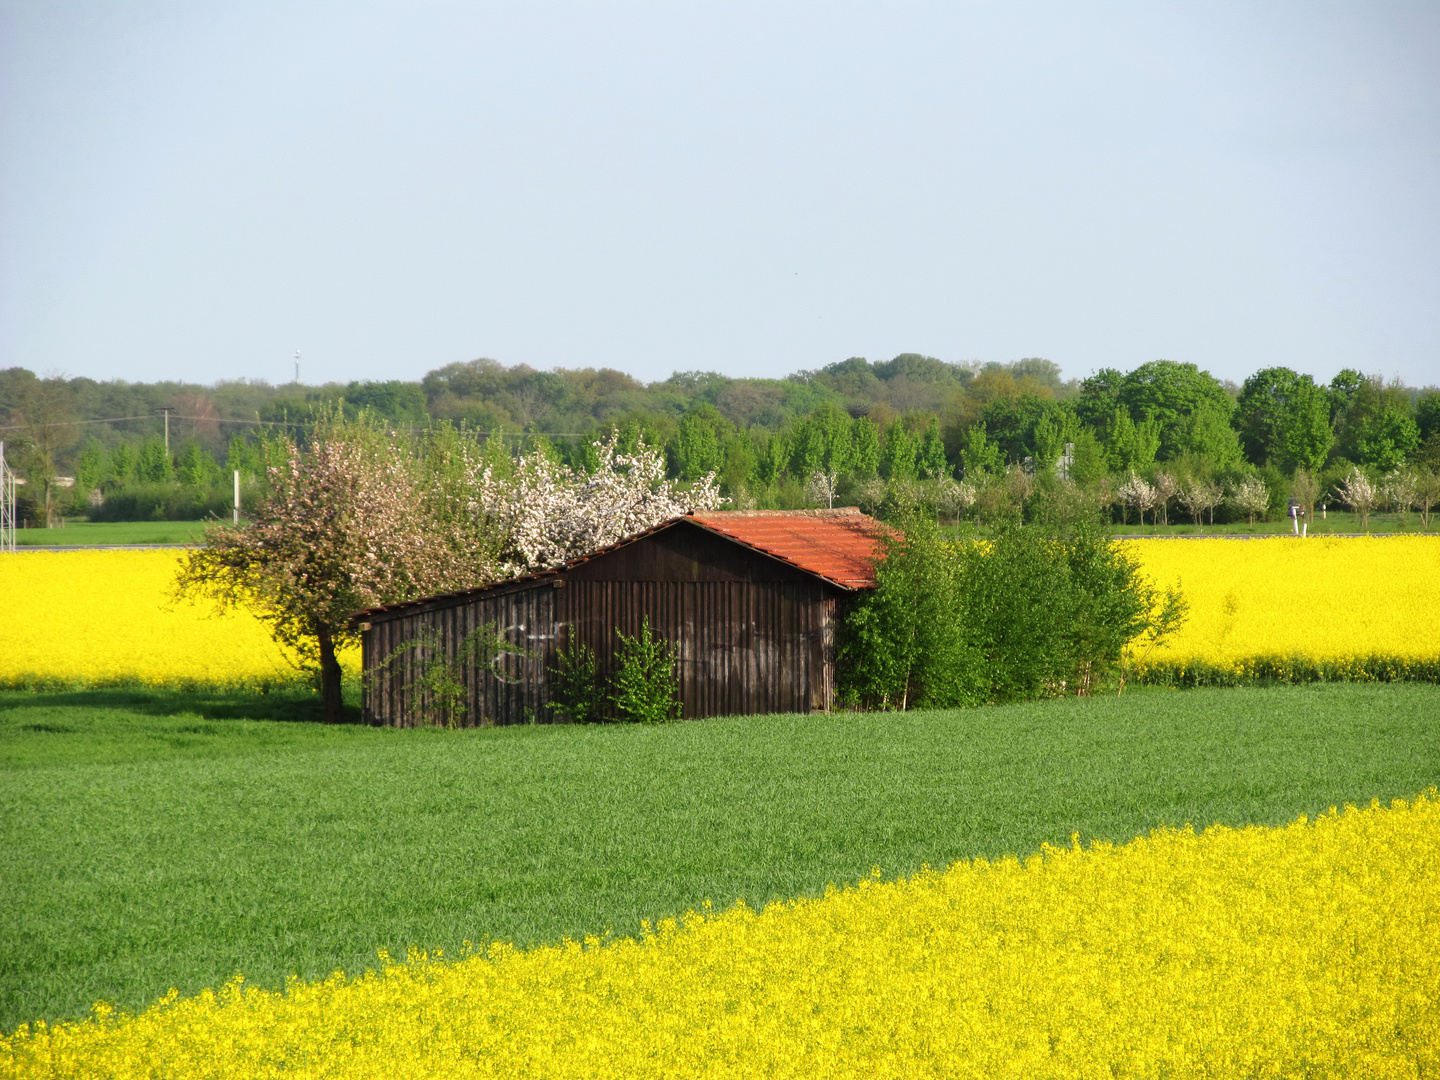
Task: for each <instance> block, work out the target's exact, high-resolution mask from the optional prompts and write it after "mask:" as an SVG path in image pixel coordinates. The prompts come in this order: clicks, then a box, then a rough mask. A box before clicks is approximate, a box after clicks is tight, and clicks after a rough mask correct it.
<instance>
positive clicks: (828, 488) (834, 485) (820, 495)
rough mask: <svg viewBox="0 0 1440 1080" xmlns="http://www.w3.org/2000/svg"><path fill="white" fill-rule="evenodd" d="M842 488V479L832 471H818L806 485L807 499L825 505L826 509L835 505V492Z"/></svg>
mask: <svg viewBox="0 0 1440 1080" xmlns="http://www.w3.org/2000/svg"><path fill="white" fill-rule="evenodd" d="M839 486H840V477H839V475H838V474H837V473H836V472H835V471H834V470H833V469H832V470H830V471H829V472H826V471H824V470H822V469H816V470H815V471H814V472H813V473H811V474H810V479H809V480H807V481H806V483H805V497H806V498H807V499H809V500H810V501H811V502H815V503H824V504H825V507H826V509H830V508H832V507H833V506H834V505H835V492H836V490H837V489H838V488H839Z"/></svg>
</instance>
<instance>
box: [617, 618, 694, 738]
mask: <svg viewBox="0 0 1440 1080" xmlns="http://www.w3.org/2000/svg"><path fill="white" fill-rule="evenodd" d="M615 636H616V637H617V638H618V639H619V640H620V649H619V651H618V653H617V654H616V657H615V671H614V672H613V673H612V674H611V676H610V704H611V706H612V707H613V708H614V710H615V716H616V718H617V719H619V720H638V721H641V722H647V723H658V722H659V721H662V720H671V719H673V718H674V717H675V715H676V714H677V713H678V711H679V708H680V684H679V681H678V680H677V679H676V677H675V649H674V646H672V645H671V644H670V643H669V642H668V641H665V640H664V639H657V638H655V637H654V636H653V635H652V634H651V633H650V619H649V617H648V616H647V617H646V618H645V620H644V622H642V623H641V624H640V633H639V634H637V635H635V636H634V637H629V636H627V635H625V634H623V633H621V632H620V631H619V630H618V629H617V630H616V631H615Z"/></svg>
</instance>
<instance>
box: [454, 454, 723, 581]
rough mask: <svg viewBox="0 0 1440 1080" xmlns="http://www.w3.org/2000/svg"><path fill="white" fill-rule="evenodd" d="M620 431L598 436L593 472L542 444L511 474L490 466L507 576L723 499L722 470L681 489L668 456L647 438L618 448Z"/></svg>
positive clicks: (488, 488)
mask: <svg viewBox="0 0 1440 1080" xmlns="http://www.w3.org/2000/svg"><path fill="white" fill-rule="evenodd" d="M618 443H619V435H618V434H616V433H612V434H611V435H610V437H609V438H608V439H606V440H605V441H603V442H597V443H595V444H594V445H595V454H596V467H595V470H594V471H593V472H590V473H586V472H577V471H576V470H574V469H570V468H568V467H567V466H565V465H562V464H560V463H559V462H557V461H556V460H555V459H554V458H553V457H551V456H550V455H549V454H547V453H545V452H544V451H543V450H537V451H534V452H532V453H529V454H526V455H524V456H523V457H521V458H520V459H519V461H517V462H516V463H515V468H514V470H513V471H512V472H511V473H510V475H508V476H502V475H500V474H499V473H498V472H497V471H496V470H495V469H494V467H493V466H491V467H487V468H486V469H485V470H484V472H483V473H482V474H481V475H480V477H479V478H478V482H477V487H478V490H479V511H478V512H479V513H480V514H481V516H483V518H484V519H485V520H486V521H487V522H488V523H490V524H491V526H492V527H493V528H495V529H496V530H497V531H498V534H499V535H500V536H501V537H502V538H503V539H502V540H501V543H500V553H501V554H500V562H499V566H498V567H497V570H498V572H499V573H500V574H501V576H509V575H513V574H521V573H526V572H528V571H532V570H539V569H543V568H545V567H549V566H557V565H559V564H560V563H563V562H564V561H566V560H567V559H572V558H574V557H576V556H578V555H583V554H584V553H585V552H587V551H594V550H596V549H598V548H602V547H605V546H606V545H608V544H613V543H615V541H617V540H620V539H622V538H623V537H626V536H630V535H632V534H634V533H637V532H643V531H644V530H645V529H648V528H650V527H651V526H654V525H658V524H659V523H660V522H662V521H665V520H667V519H669V518H672V517H679V516H681V515H683V514H688V513H691V512H693V511H696V510H713V509H715V508H716V507H718V506H719V505H720V503H721V501H722V500H721V498H720V489H719V488H718V487H717V486H716V483H715V474H714V473H709V474H707V475H705V476H703V477H701V478H700V480H698V481H697V482H695V483H694V484H692V485H691V486H690V487H689V488H688V489H682V488H681V487H680V486H679V485H677V484H676V483H675V482H674V481H671V480H667V479H666V478H665V460H664V458H663V457H662V456H661V455H660V453H659V451H657V450H654V449H652V448H650V447H648V446H646V445H645V444H644V443H641V444H640V446H639V447H638V448H637V449H636V451H635V452H634V453H633V454H624V453H621V452H620V450H619V446H618Z"/></svg>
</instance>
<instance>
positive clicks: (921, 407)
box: [0, 353, 1440, 519]
mask: <svg viewBox="0 0 1440 1080" xmlns="http://www.w3.org/2000/svg"><path fill="white" fill-rule="evenodd" d="M322 407H330V408H343V409H344V410H345V411H346V412H351V413H358V412H360V411H362V410H363V411H365V412H367V413H369V414H370V415H371V416H374V417H376V418H378V419H382V420H384V421H385V422H386V423H387V424H390V425H396V426H406V427H411V428H421V427H424V426H426V425H429V424H434V423H437V422H438V423H455V424H457V425H462V426H463V427H464V428H465V429H466V430H468V431H470V432H473V433H474V434H475V435H476V436H477V437H479V438H482V439H486V440H490V441H492V443H493V444H494V445H503V446H504V447H506V448H507V449H510V450H520V451H528V450H533V449H534V448H536V447H540V446H543V447H546V448H547V452H552V453H554V454H556V455H557V456H559V457H560V458H561V459H563V460H565V461H567V462H568V463H570V464H572V465H575V466H577V467H583V465H584V463H585V461H586V460H587V449H588V446H589V444H590V443H591V442H592V441H593V440H594V439H596V438H598V437H600V436H602V435H605V434H608V433H609V432H610V431H612V430H619V431H620V432H621V433H622V435H623V436H624V437H625V438H627V439H631V440H633V439H637V438H643V439H645V440H646V441H647V442H648V443H649V444H650V445H652V446H656V447H660V448H663V450H664V451H665V454H666V457H667V460H668V463H669V468H670V472H671V475H672V476H673V477H674V478H677V479H680V480H688V479H696V478H698V477H700V476H703V475H704V474H706V473H709V472H715V473H716V474H717V475H718V477H719V479H720V482H721V485H722V489H723V491H724V492H725V494H726V495H728V496H729V497H730V498H732V499H733V500H734V501H735V503H736V505H744V506H751V505H754V506H777V507H786V506H804V505H813V504H814V503H815V502H816V501H817V499H821V500H834V501H854V502H860V503H862V504H870V505H875V506H878V505H879V504H880V503H881V502H883V501H884V499H885V498H887V497H889V496H893V494H894V491H895V488H896V485H901V486H902V487H903V486H904V485H906V484H910V485H920V488H917V489H916V490H921V489H922V488H923V485H925V484H927V483H929V484H932V485H933V484H936V483H939V482H942V481H943V482H948V483H950V484H952V485H953V484H955V482H956V481H965V482H967V483H968V484H970V485H971V488H972V489H973V488H974V486H976V485H979V486H984V484H985V483H986V482H987V481H990V480H994V479H995V478H997V477H1001V476H1003V475H1005V474H1006V473H1007V471H1008V472H1010V473H1012V474H1018V473H1021V472H1023V473H1026V474H1032V475H1034V474H1042V475H1043V474H1049V473H1053V472H1055V471H1056V470H1057V469H1058V470H1059V472H1060V474H1061V475H1062V476H1063V477H1064V478H1065V479H1067V480H1069V481H1072V482H1073V483H1074V484H1076V485H1078V486H1080V487H1090V488H1095V489H1097V490H1098V491H1099V492H1100V494H1101V501H1102V504H1103V503H1104V502H1105V493H1106V492H1107V491H1112V490H1113V491H1118V490H1119V488H1120V486H1121V485H1122V484H1123V482H1124V480H1125V478H1126V477H1129V476H1132V475H1134V476H1140V477H1149V478H1151V479H1153V478H1154V477H1155V476H1156V474H1157V472H1158V471H1165V472H1166V473H1167V475H1172V476H1174V477H1177V478H1179V480H1180V482H1181V483H1182V484H1183V483H1184V482H1187V481H1188V482H1194V481H1199V480H1204V481H1206V482H1209V483H1211V484H1213V485H1215V486H1217V487H1219V488H1220V489H1222V490H1223V489H1226V488H1230V487H1237V486H1238V485H1239V484H1241V483H1243V482H1244V481H1245V480H1247V479H1249V480H1254V479H1256V478H1259V479H1261V480H1263V481H1264V482H1265V484H1266V486H1267V489H1268V490H1269V491H1270V493H1271V496H1272V498H1271V502H1272V504H1273V505H1271V506H1270V507H1269V508H1268V511H1269V512H1274V510H1275V509H1276V507H1278V506H1279V505H1281V504H1282V502H1283V500H1284V499H1285V498H1286V496H1287V495H1288V486H1287V485H1288V484H1289V481H1290V479H1291V478H1293V477H1294V476H1295V474H1296V471H1297V470H1301V471H1303V472H1305V473H1307V474H1308V475H1310V476H1312V477H1314V478H1315V479H1317V480H1319V481H1321V482H1322V484H1323V485H1325V486H1326V487H1328V486H1329V485H1331V484H1333V483H1335V482H1337V481H1338V480H1339V479H1340V478H1341V477H1342V476H1343V475H1345V474H1346V473H1347V472H1348V471H1349V470H1351V469H1352V468H1353V467H1356V466H1358V467H1360V468H1361V469H1362V471H1365V472H1367V473H1369V474H1371V475H1372V476H1373V477H1374V478H1375V479H1376V480H1377V481H1379V480H1381V479H1382V478H1383V477H1384V476H1385V475H1387V474H1390V473H1392V472H1394V471H1395V470H1396V469H1398V468H1401V467H1406V466H1413V467H1418V468H1421V469H1426V470H1430V471H1435V470H1437V469H1440V390H1437V389H1436V388H1434V387H1427V388H1413V387H1407V386H1404V385H1403V384H1400V383H1396V382H1387V381H1386V380H1384V379H1383V378H1381V377H1379V376H1377V375H1367V374H1364V373H1361V372H1359V371H1354V370H1346V371H1342V372H1341V373H1340V374H1339V375H1337V376H1336V377H1335V378H1334V379H1333V380H1331V381H1330V382H1329V383H1328V384H1324V383H1317V382H1316V381H1315V380H1314V379H1313V378H1312V377H1311V376H1309V375H1305V374H1301V373H1298V372H1296V371H1293V370H1291V369H1289V368H1285V367H1273V368H1266V369H1264V370H1262V371H1259V372H1256V373H1255V374H1254V375H1252V376H1251V377H1250V378H1248V379H1247V380H1245V382H1244V384H1243V385H1240V386H1236V385H1235V384H1233V383H1229V382H1223V381H1220V380H1217V379H1215V378H1214V377H1212V376H1211V375H1210V374H1209V373H1208V372H1205V371H1202V370H1200V369H1199V368H1197V367H1196V366H1195V365H1193V364H1180V363H1173V362H1170V361H1166V360H1157V361H1153V362H1151V363H1147V364H1143V365H1141V366H1140V367H1138V368H1136V369H1135V370H1133V371H1130V372H1120V371H1118V370H1113V369H1104V370H1101V371H1099V372H1097V373H1096V374H1094V375H1092V376H1091V377H1089V378H1087V379H1084V380H1068V381H1067V380H1064V379H1062V377H1061V372H1060V369H1059V367H1058V366H1057V365H1056V364H1054V363H1052V362H1051V361H1049V360H1044V359H1038V358H1031V359H1024V360H1017V361H1014V362H1011V363H987V364H975V363H969V364H955V363H947V362H944V361H942V360H937V359H935V358H934V357H929V356H922V355H919V354H915V353H905V354H902V355H900V356H897V357H895V358H894V359H892V360H887V361H883V362H879V363H872V362H870V361H868V360H866V359H864V358H861V357H852V358H851V359H849V360H844V361H841V362H839V363H835V364H831V365H829V366H827V367H824V368H821V369H819V370H814V371H798V372H795V373H794V374H792V375H789V376H787V377H785V378H780V379H734V378H729V377H727V376H724V375H720V374H716V373H714V372H702V371H686V372H677V373H675V374H673V375H671V376H670V377H669V378H668V379H665V380H663V381H658V382H652V383H648V384H646V383H642V382H640V381H639V380H637V379H634V378H632V377H631V376H629V375H626V374H625V373H624V372H621V371H616V370H613V369H610V368H601V369H594V368H580V369H563V368H557V369H555V370H553V371H536V370H534V369H533V368H530V367H527V366H525V365H523V364H522V365H516V366H513V367H506V366H505V365H503V364H501V363H499V362H497V361H495V360H488V359H481V360H472V361H468V362H464V363H454V364H448V365H446V366H445V367H441V368H437V369H435V370H434V371H431V372H429V373H428V374H426V375H425V376H424V378H422V379H421V380H420V381H419V382H406V381H402V380H390V381H386V382H352V383H349V384H347V385H341V384H338V383H328V384H326V385H324V386H315V387H311V386H304V385H300V384H297V383H291V384H287V385H282V386H271V385H269V384H267V383H264V382H250V381H239V382H221V383H217V384H215V385H213V386H200V385H195V384H187V383H178V382H162V383H130V382H123V381H110V382H97V381H95V380H93V379H87V378H75V379H41V378H39V377H37V376H36V375H35V374H34V373H32V372H30V371H27V370H25V369H23V368H10V369H8V370H5V371H0V418H3V422H0V439H3V441H4V442H5V444H6V456H7V458H8V459H9V460H10V462H11V465H12V467H16V468H18V471H19V474H20V475H21V476H22V477H24V478H25V479H26V480H27V484H26V485H25V489H24V490H25V496H24V498H25V500H26V505H27V513H26V515H25V516H26V517H27V518H31V519H36V518H39V517H43V516H44V514H45V510H46V507H47V506H48V507H49V512H50V513H52V514H53V513H65V514H86V513H88V514H90V515H91V516H92V517H102V518H104V517H110V518H116V519H119V518H125V517H141V518H144V517H154V518H158V517H188V516H205V515H206V514H217V515H218V514H222V513H223V512H224V510H225V508H226V507H227V506H228V499H229V495H228V492H229V479H230V477H231V475H232V471H234V470H239V471H241V472H242V473H243V474H244V475H245V477H246V484H247V488H249V489H254V488H256V486H257V485H259V486H263V464H262V461H263V457H262V452H261V447H262V444H263V442H264V440H265V437H266V433H267V432H270V433H276V432H279V431H290V432H296V433H302V435H303V430H304V428H305V426H306V422H307V418H308V417H310V416H312V415H313V414H314V411H315V410H316V409H317V408H322ZM167 414H168V420H167ZM167 423H168V446H167V434H166V433H167ZM817 476H818V477H820V478H821V483H820V484H819V487H818V488H817V486H816V484H815V480H816V478H817ZM887 493H888V494H887ZM972 494H973V491H972ZM922 495H923V492H922ZM961 501H962V503H963V502H964V501H965V500H964V499H963V498H962V500H961ZM1111 502H1112V503H1113V504H1114V507H1115V512H1116V513H1118V514H1119V515H1120V516H1122V517H1123V515H1124V514H1125V509H1124V507H1123V500H1120V499H1119V498H1118V496H1117V497H1116V498H1114V499H1112V500H1111ZM1213 513H1214V509H1213V508H1212V516H1213ZM1221 513H1222V517H1223V515H1224V514H1225V513H1226V511H1225V510H1224V509H1223V508H1222V510H1221Z"/></svg>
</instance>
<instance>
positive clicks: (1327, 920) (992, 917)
mask: <svg viewBox="0 0 1440 1080" xmlns="http://www.w3.org/2000/svg"><path fill="white" fill-rule="evenodd" d="M1437 942H1440V796H1437V792H1436V791H1435V790H1434V789H1431V790H1430V791H1429V792H1428V793H1427V794H1426V795H1423V796H1421V797H1420V798H1417V799H1416V800H1414V801H1413V802H1411V803H1409V804H1406V803H1404V802H1400V801H1397V802H1395V803H1393V804H1392V805H1391V806H1390V807H1389V808H1382V807H1380V806H1378V805H1377V804H1375V803H1372V804H1371V806H1370V808H1368V809H1364V810H1356V809H1354V808H1353V807H1347V808H1346V809H1345V810H1344V812H1340V813H1337V812H1335V811H1334V810H1331V811H1330V812H1329V813H1327V814H1324V815H1322V816H1321V817H1320V818H1319V819H1317V820H1316V821H1314V822H1313V823H1312V822H1307V821H1306V820H1305V819H1303V818H1301V819H1300V820H1298V821H1296V822H1294V823H1293V824H1291V825H1289V826H1285V827H1281V828H1275V829H1267V828H1259V827H1251V828H1245V829H1229V828H1223V827H1218V826H1217V827H1214V828H1211V829H1208V830H1206V831H1205V832H1204V833H1203V834H1201V835H1196V834H1195V833H1194V832H1193V831H1191V830H1190V829H1189V828H1186V829H1179V830H1171V829H1165V830H1159V831H1157V832H1154V833H1152V834H1151V835H1150V836H1149V837H1147V838H1140V839H1136V840H1134V841H1132V842H1131V843H1129V844H1126V845H1123V846H1118V847H1117V846H1112V845H1106V844H1096V845H1094V846H1093V847H1091V848H1088V849H1083V848H1082V847H1080V845H1079V844H1075V845H1074V846H1072V847H1071V848H1066V849H1046V850H1045V851H1043V852H1042V853H1041V854H1040V855H1037V856H1034V857H1032V858H1030V859H1028V860H1027V861H1025V862H1024V863H1020V862H1017V861H1016V860H1014V859H1008V860H1004V861H999V862H993V863H992V862H986V861H984V860H976V861H974V862H962V863H957V864H955V865H954V866H952V867H950V868H949V869H948V870H946V871H944V872H943V873H939V872H931V871H928V870H927V871H922V872H921V873H919V874H917V875H916V876H915V877H913V878H910V879H908V880H900V881H895V882H889V883H882V882H881V881H879V880H878V872H877V880H872V881H866V882H862V883H861V884H860V885H859V886H858V887H854V888H848V889H845V890H843V891H836V890H831V891H830V892H829V893H827V895H825V896H824V897H823V898H817V899H811V900H799V901H795V902H792V903H787V904H776V905H773V906H771V907H769V908H767V909H766V910H765V911H764V912H760V913H757V912H754V911H751V910H747V909H745V908H737V909H734V910H731V911H729V912H726V913H724V914H719V915H705V914H702V915H694V916H690V917H688V918H687V919H685V920H683V921H682V922H681V923H680V924H678V925H677V924H674V923H666V924H663V925H661V926H660V927H659V928H658V931H657V932H654V933H650V934H648V935H647V936H645V937H644V938H642V939H641V940H639V941H635V940H629V939H626V940H621V941H614V942H608V943H607V942H600V941H596V940H590V941H587V942H585V943H566V944H564V945H562V946H555V947H549V948H539V949H535V950H532V951H529V952H519V951H514V950H511V949H509V948H506V947H503V946H492V947H491V948H490V949H489V950H487V951H486V952H485V953H484V954H477V955H471V956H468V957H465V958H461V959H458V960H445V959H443V958H435V957H424V956H419V955H416V956H412V957H411V958H410V960H409V962H408V963H405V964H390V965H386V966H384V967H382V969H381V970H380V971H378V972H371V973H369V974H366V975H364V976H361V977H359V978H357V979H346V978H345V977H344V976H343V975H340V974H337V975H335V976H333V977H332V978H330V979H329V980H326V981H323V982H318V983H301V982H298V981H296V982H293V983H292V984H291V985H290V986H289V988H288V989H287V990H285V991H284V992H267V991H261V990H254V989H248V988H246V987H244V986H243V984H242V983H240V982H238V981H237V982H235V983H232V984H231V985H229V986H227V987H225V988H223V989H222V990H221V991H220V992H219V993H218V994H217V993H214V992H206V993H204V994H201V995H199V996H198V997H195V998H190V999H186V1000H178V999H177V998H176V997H175V996H174V995H173V993H172V995H171V997H170V998H169V999H167V1000H165V1001H162V1002H160V1003H159V1004H157V1005H155V1006H153V1007H151V1008H150V1009H149V1010H147V1011H146V1012H144V1013H143V1014H141V1015H140V1016H138V1017H125V1016H121V1017H116V1016H113V1015H111V1014H110V1013H109V1012H108V1011H106V1010H105V1009H104V1008H103V1007H97V1010H96V1015H95V1016H94V1017H93V1018H91V1019H90V1020H87V1021H83V1022H80V1023H74V1024H64V1025H57V1026H54V1027H47V1026H44V1025H37V1026H36V1027H35V1028H34V1029H29V1028H22V1029H21V1030H20V1031H19V1032H18V1033H17V1034H16V1035H14V1036H13V1037H11V1038H9V1039H6V1040H0V1074H4V1075H7V1076H13V1077H25V1078H29V1077H95V1076H106V1077H112V1078H128V1077H152V1076H174V1077H187V1078H197V1080H198V1078H204V1077H246V1078H251V1077H272V1076H282V1075H283V1076H287V1077H376V1078H382V1077H383V1078H385V1080H400V1078H406V1077H447V1078H448V1077H515V1076H527V1077H570V1078H580V1077H607V1078H609V1077H651V1076H653V1077H750V1076H766V1077H772V1076H773V1077H789V1076H795V1077H799V1076H803V1077H814V1076H824V1077H866V1078H875V1077H937V1078H939V1077H947V1078H961V1077H984V1078H986V1080H995V1078H1006V1077H1014V1078H1020V1077H1024V1078H1027V1080H1033V1078H1043V1077H1067V1078H1071V1077H1073V1078H1092V1077H1093V1078H1101V1077H1103V1078H1106V1080H1109V1078H1112V1077H1137V1078H1138V1077H1172V1078H1173V1077H1281V1076H1295V1077H1300V1076H1304V1077H1308V1078H1312V1080H1318V1078H1323V1077H1335V1078H1339V1077H1367V1078H1370V1080H1385V1078H1391V1077H1393V1078H1397V1080H1398V1078H1401V1077H1404V1078H1407V1080H1408V1078H1413V1077H1423V1076H1435V1075H1437V1074H1440V948H1437V947H1436V943H1437Z"/></svg>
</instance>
